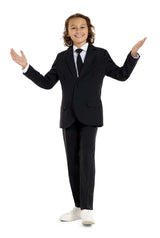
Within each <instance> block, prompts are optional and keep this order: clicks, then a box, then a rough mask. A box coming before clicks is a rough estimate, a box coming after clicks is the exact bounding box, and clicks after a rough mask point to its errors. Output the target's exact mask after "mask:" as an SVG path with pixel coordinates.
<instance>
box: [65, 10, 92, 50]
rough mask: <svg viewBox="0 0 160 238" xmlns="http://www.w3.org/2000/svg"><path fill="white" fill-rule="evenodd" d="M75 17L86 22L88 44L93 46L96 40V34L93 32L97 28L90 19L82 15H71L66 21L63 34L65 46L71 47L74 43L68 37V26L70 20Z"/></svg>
mask: <svg viewBox="0 0 160 238" xmlns="http://www.w3.org/2000/svg"><path fill="white" fill-rule="evenodd" d="M74 17H80V18H83V19H85V20H86V22H87V26H88V38H87V42H88V43H91V44H93V43H94V40H95V33H94V32H93V30H95V27H94V26H93V25H92V24H91V20H90V18H89V17H87V16H84V15H82V14H80V13H76V14H74V15H71V16H70V17H68V18H67V19H66V21H65V27H64V32H63V40H64V45H65V46H68V47H69V46H71V45H73V41H72V39H71V38H70V36H68V25H69V20H70V19H71V18H74Z"/></svg>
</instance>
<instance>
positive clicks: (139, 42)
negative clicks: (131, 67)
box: [131, 37, 147, 57]
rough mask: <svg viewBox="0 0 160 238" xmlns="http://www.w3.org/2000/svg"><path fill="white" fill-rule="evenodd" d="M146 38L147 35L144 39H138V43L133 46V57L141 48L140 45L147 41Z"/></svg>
mask: <svg viewBox="0 0 160 238" xmlns="http://www.w3.org/2000/svg"><path fill="white" fill-rule="evenodd" d="M146 39H147V37H145V38H144V39H143V40H140V41H138V43H137V44H135V45H134V46H133V48H132V51H131V55H132V56H133V57H135V56H136V54H137V51H138V50H139V48H140V47H142V45H143V44H144V42H145V41H146Z"/></svg>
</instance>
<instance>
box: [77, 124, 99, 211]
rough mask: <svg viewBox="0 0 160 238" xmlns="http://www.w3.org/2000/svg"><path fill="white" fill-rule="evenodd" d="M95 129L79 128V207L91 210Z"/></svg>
mask: <svg viewBox="0 0 160 238" xmlns="http://www.w3.org/2000/svg"><path fill="white" fill-rule="evenodd" d="M96 134H97V127H96V126H85V125H82V126H81V127H80V207H81V209H88V210H92V209H93V194H94V183H95V141H96Z"/></svg>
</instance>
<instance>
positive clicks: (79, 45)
mask: <svg viewBox="0 0 160 238" xmlns="http://www.w3.org/2000/svg"><path fill="white" fill-rule="evenodd" d="M86 43H87V42H85V43H80V44H76V43H74V42H73V44H74V45H75V46H76V47H77V48H81V47H82V46H83V45H85V44H86Z"/></svg>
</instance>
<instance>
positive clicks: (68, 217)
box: [60, 207, 81, 221]
mask: <svg viewBox="0 0 160 238" xmlns="http://www.w3.org/2000/svg"><path fill="white" fill-rule="evenodd" d="M80 215H81V209H80V208H79V207H74V208H73V209H72V210H71V211H70V212H68V213H65V214H63V215H62V216H60V221H76V220H79V219H81V216H80Z"/></svg>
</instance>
